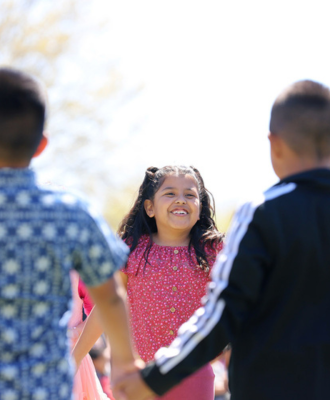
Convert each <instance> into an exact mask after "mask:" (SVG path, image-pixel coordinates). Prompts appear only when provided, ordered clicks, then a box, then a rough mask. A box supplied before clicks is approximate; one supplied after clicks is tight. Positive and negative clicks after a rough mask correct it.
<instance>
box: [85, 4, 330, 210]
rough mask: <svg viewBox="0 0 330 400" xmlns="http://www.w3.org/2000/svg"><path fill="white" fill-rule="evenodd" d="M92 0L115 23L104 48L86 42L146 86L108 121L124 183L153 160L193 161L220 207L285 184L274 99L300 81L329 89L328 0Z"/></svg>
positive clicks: (102, 41)
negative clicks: (273, 141)
mask: <svg viewBox="0 0 330 400" xmlns="http://www.w3.org/2000/svg"><path fill="white" fill-rule="evenodd" d="M93 4H94V13H95V16H100V15H102V16H103V17H104V18H107V19H108V20H109V23H110V25H109V26H110V29H109V32H108V33H106V34H103V35H102V37H100V38H99V42H98V46H99V47H98V48H99V53H97V50H96V48H97V46H96V44H95V43H94V44H93V43H89V44H88V43H87V44H86V46H90V47H91V46H92V47H93V49H94V51H95V57H96V61H97V57H105V56H107V55H108V56H109V57H112V58H115V59H117V60H118V65H117V66H118V69H119V71H120V73H121V74H122V76H123V79H124V81H125V84H126V85H128V86H129V85H132V86H134V85H139V84H143V85H144V89H143V90H142V92H141V94H140V95H139V96H138V97H137V98H136V99H135V100H134V101H132V102H130V103H128V104H127V105H126V106H125V107H123V108H121V109H119V110H118V111H116V113H115V114H114V115H113V121H112V123H111V126H109V134H110V135H111V136H113V137H114V138H115V141H116V143H117V148H116V150H115V152H114V154H112V155H111V160H110V161H108V162H109V163H110V167H112V170H113V171H114V172H113V174H114V176H115V177H117V179H119V180H121V179H123V180H125V179H128V177H136V179H137V180H138V181H137V184H139V183H140V181H141V182H142V179H143V174H144V170H145V169H146V168H147V167H148V166H150V165H154V166H158V167H161V166H164V165H168V164H189V165H190V164H193V165H194V166H196V167H197V168H198V169H199V170H200V171H201V173H202V176H203V178H204V180H205V183H206V186H207V187H208V188H209V190H210V191H211V192H212V193H213V195H214V197H215V199H216V203H217V208H218V210H220V209H221V207H223V208H229V207H230V206H236V205H237V203H238V202H240V201H242V200H243V199H245V198H246V197H250V196H251V195H252V194H253V193H254V192H260V191H263V190H265V189H267V188H268V187H269V186H270V185H272V184H274V183H275V182H276V181H277V178H276V176H275V175H274V173H273V171H272V168H271V163H270V159H269V145H268V140H267V133H268V123H269V113H270V108H271V105H272V102H273V101H274V99H275V97H276V96H277V95H278V94H279V92H280V91H281V90H282V89H283V88H284V87H285V86H287V85H288V84H290V83H292V82H294V81H296V80H299V79H305V78H308V79H313V80H318V81H321V82H323V83H325V84H327V85H330V74H329V71H330V55H329V38H330V23H329V7H328V6H327V4H328V2H327V1H326V0H323V1H319V0H314V1H313V2H311V1H304V0H299V1H298V0H297V1H295V0H293V1H291V0H276V1H274V0H269V1H265V0H259V1H256V0H255V1H253V0H250V1H246V0H240V1H234V0H232V1H221V0H217V1H216V0H203V1H201V0H199V1H194V0H188V1H187V0H175V1H173V0H166V1H157V0H139V1H136V0H134V1H127V0H120V1H118V0H94V2H93ZM89 17H90V18H93V14H91V15H90V16H89ZM100 46H101V47H100ZM100 48H101V50H100ZM132 124H133V125H134V124H137V125H138V129H136V130H135V131H134V132H133V133H132V129H131V128H132Z"/></svg>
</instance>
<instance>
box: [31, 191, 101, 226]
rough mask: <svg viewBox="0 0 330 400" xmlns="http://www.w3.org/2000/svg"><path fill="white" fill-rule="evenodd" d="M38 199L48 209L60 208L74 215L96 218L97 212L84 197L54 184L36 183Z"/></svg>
mask: <svg viewBox="0 0 330 400" xmlns="http://www.w3.org/2000/svg"><path fill="white" fill-rule="evenodd" d="M37 190H38V197H39V201H40V203H41V204H42V206H43V208H45V209H48V210H49V211H55V210H61V211H63V212H69V213H72V214H75V215H76V217H82V216H86V217H93V218H94V217H95V218H98V216H99V212H98V211H97V210H96V209H95V208H94V207H93V206H92V204H91V203H90V202H89V201H88V200H87V199H86V197H85V196H84V195H83V194H81V193H79V192H76V191H74V190H68V189H66V188H64V187H61V186H56V185H49V184H47V185H43V184H38V185H37Z"/></svg>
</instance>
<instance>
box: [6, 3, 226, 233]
mask: <svg viewBox="0 0 330 400" xmlns="http://www.w3.org/2000/svg"><path fill="white" fill-rule="evenodd" d="M91 4H92V2H90V1H86V0H57V1H53V0H0V10H1V13H0V65H2V66H4V65H5V66H11V67H16V68H19V69H23V70H25V71H26V72H29V73H31V74H33V75H34V76H36V77H37V78H39V79H40V80H41V81H42V82H43V83H44V84H45V86H46V88H47V92H48V96H49V115H48V123H47V131H48V134H49V139H50V145H49V146H48V147H47V149H46V151H45V153H44V154H43V155H42V156H41V157H39V158H37V159H36V160H34V161H33V164H32V166H33V168H34V169H36V170H37V172H38V177H39V181H40V182H41V183H47V182H49V183H50V184H53V185H56V186H58V185H59V186H63V187H65V188H67V189H69V190H77V191H79V192H81V193H83V194H86V195H87V197H89V198H91V200H92V201H93V202H94V203H96V204H97V205H98V207H99V209H100V210H101V212H102V213H103V214H104V216H105V217H106V219H107V220H108V222H109V223H110V224H111V225H112V226H113V228H114V229H117V227H118V224H119V222H120V220H121V219H122V218H123V216H124V215H125V214H126V213H127V212H128V210H129V208H130V207H131V205H132V204H133V201H134V198H135V196H136V194H137V189H138V186H139V184H140V183H141V182H140V181H141V180H142V174H143V172H142V174H139V175H138V176H139V177H140V175H141V177H140V179H138V178H137V179H133V182H132V181H130V179H132V178H127V177H123V176H122V175H123V174H122V171H119V170H118V169H119V168H118V167H116V162H115V159H114V157H113V155H114V153H115V152H116V147H117V146H118V143H120V140H129V139H130V135H134V134H135V133H138V132H139V129H140V126H141V123H143V118H142V120H141V116H139V115H138V114H139V112H136V114H137V116H136V117H133V120H132V119H128V118H127V115H128V114H129V115H131V114H133V115H134V114H135V113H134V112H132V109H133V108H134V107H135V101H136V99H137V98H138V97H139V94H140V93H141V91H142V89H143V85H142V83H141V82H133V83H132V82H131V81H130V79H126V78H127V77H125V76H122V74H121V68H120V63H119V60H118V59H116V51H115V50H114V47H115V46H113V44H114V43H115V42H116V35H115V34H113V35H111V34H110V35H109V30H110V31H111V19H109V15H104V16H102V17H100V15H102V13H97V15H95V13H94V14H93V7H92V6H91ZM101 18H104V19H101ZM105 34H107V37H110V38H112V39H111V40H112V42H111V40H110V42H109V43H107V46H106V48H105V46H104V42H102V43H103V44H102V43H100V42H101V40H100V37H102V35H105ZM118 58H119V57H118ZM129 107H130V109H129V112H126V111H127V110H126V108H129ZM118 114H121V115H123V114H124V118H125V119H126V118H127V123H126V126H125V132H123V136H125V135H126V137H125V138H124V139H122V138H120V140H118V137H117V138H116V137H113V134H112V124H113V120H114V116H115V115H118ZM142 114H143V113H142ZM134 118H136V120H134ZM114 130H115V129H114ZM117 136H118V135H117ZM127 163H129V160H127ZM136 172H140V171H136ZM230 217H231V214H230V215H229V213H226V214H225V215H223V214H221V213H218V224H219V229H220V230H222V231H224V230H226V229H227V226H228V223H229V220H230Z"/></svg>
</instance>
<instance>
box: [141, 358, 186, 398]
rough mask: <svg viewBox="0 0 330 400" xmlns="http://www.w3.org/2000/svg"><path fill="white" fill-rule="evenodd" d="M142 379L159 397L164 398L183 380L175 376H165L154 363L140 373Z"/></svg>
mask: <svg viewBox="0 0 330 400" xmlns="http://www.w3.org/2000/svg"><path fill="white" fill-rule="evenodd" d="M140 374H141V376H142V379H143V380H144V381H145V383H146V384H147V385H148V386H149V387H150V389H151V390H153V391H154V392H155V393H156V394H157V395H158V396H162V395H163V394H165V393H166V392H167V391H168V390H170V389H172V387H174V386H175V385H177V384H178V383H180V381H181V379H178V376H171V375H173V374H166V375H163V374H162V373H161V372H160V371H159V368H158V367H157V365H156V364H155V363H154V362H152V363H149V364H148V365H147V366H146V367H145V368H144V369H142V370H141V371H140Z"/></svg>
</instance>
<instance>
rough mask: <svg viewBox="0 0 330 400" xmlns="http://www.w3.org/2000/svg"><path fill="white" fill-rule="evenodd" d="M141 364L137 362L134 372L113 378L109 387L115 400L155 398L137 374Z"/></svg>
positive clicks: (141, 366) (139, 361)
mask: <svg viewBox="0 0 330 400" xmlns="http://www.w3.org/2000/svg"><path fill="white" fill-rule="evenodd" d="M143 364H144V363H143V361H142V362H141V360H137V361H136V362H135V371H134V372H130V373H126V375H122V376H121V377H117V378H114V380H113V381H112V385H111V387H112V391H113V394H114V396H115V398H116V400H152V399H154V398H155V397H156V394H155V393H154V392H153V391H152V390H151V389H150V388H149V386H147V385H146V383H145V382H144V380H143V379H142V378H141V375H140V373H139V369H141V368H143Z"/></svg>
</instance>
